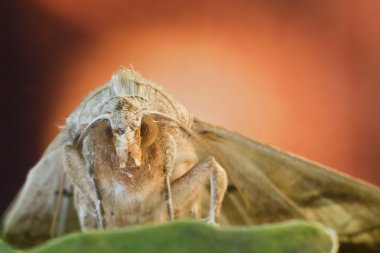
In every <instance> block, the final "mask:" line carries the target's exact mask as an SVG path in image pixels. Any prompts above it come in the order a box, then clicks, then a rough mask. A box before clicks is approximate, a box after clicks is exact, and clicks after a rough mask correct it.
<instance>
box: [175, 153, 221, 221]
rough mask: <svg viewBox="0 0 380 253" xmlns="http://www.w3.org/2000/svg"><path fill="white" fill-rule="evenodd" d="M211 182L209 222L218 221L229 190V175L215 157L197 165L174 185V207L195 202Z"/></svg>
mask: <svg viewBox="0 0 380 253" xmlns="http://www.w3.org/2000/svg"><path fill="white" fill-rule="evenodd" d="M207 180H210V188H211V198H210V210H209V215H208V218H207V220H208V222H210V223H215V221H218V219H219V214H220V209H221V205H222V201H223V197H224V194H225V192H226V189H227V174H226V172H225V171H224V169H223V168H222V167H221V166H220V165H219V164H218V163H217V162H216V161H215V159H214V158H213V157H209V158H207V159H206V160H203V161H201V162H198V163H197V164H195V165H194V166H193V167H192V168H191V169H190V170H189V171H188V172H186V173H185V174H184V175H183V176H181V177H180V178H178V179H176V180H175V181H174V182H173V183H172V192H173V205H174V206H181V205H183V204H184V203H188V202H189V201H194V197H195V196H196V195H197V193H198V192H199V190H200V189H203V188H204V186H205V185H206V184H207Z"/></svg>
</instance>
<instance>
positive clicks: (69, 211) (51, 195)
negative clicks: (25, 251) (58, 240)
mask: <svg viewBox="0 0 380 253" xmlns="http://www.w3.org/2000/svg"><path fill="white" fill-rule="evenodd" d="M65 143H67V136H66V134H65V133H64V132H61V133H60V134H59V135H58V136H57V137H56V138H55V139H54V141H53V142H52V143H51V144H50V145H49V147H48V148H47V149H46V151H45V152H44V154H43V156H42V157H41V159H40V160H39V162H38V163H37V164H36V165H35V166H34V167H33V168H32V169H31V170H30V172H29V173H28V176H27V179H26V182H25V184H24V185H23V187H22V189H21V190H20V192H19V194H18V195H17V197H16V199H15V200H14V201H13V203H12V205H11V206H10V207H9V208H8V210H7V211H6V213H5V215H4V217H3V221H2V234H3V236H4V238H5V239H6V240H8V241H9V242H11V243H13V244H15V245H18V246H20V247H28V246H32V245H35V244H37V243H39V242H43V241H45V240H47V239H49V238H51V236H52V234H55V235H56V234H59V233H64V232H70V231H74V230H77V229H78V228H79V224H78V219H77V218H76V213H75V211H74V208H73V205H72V200H71V198H72V194H71V193H70V192H69V191H68V190H67V189H68V188H69V185H68V182H65V181H64V172H63V163H62V161H63V160H62V159H63V156H64V150H63V147H64V145H65ZM62 182H63V183H64V185H62ZM58 208H60V209H61V208H62V210H64V211H65V213H61V214H60V215H58V216H56V214H57V212H59V211H60V210H58ZM55 216H56V217H55ZM55 218H56V219H55ZM54 220H55V222H57V223H59V222H61V223H60V224H55V225H56V226H55V228H56V230H55V231H52V226H53V221H54ZM62 222H64V223H65V224H62Z"/></svg>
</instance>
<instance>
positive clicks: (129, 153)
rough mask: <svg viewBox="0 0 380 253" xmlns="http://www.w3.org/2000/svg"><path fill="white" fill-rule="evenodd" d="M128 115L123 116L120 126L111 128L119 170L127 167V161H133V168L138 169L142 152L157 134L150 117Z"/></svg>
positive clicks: (154, 124)
mask: <svg viewBox="0 0 380 253" xmlns="http://www.w3.org/2000/svg"><path fill="white" fill-rule="evenodd" d="M130 114H131V113H127V114H124V116H125V121H124V122H122V124H114V125H113V126H112V138H113V143H114V146H115V151H116V154H117V157H118V159H119V163H120V168H125V167H126V166H127V162H128V159H132V160H133V162H134V165H133V166H135V167H140V166H141V164H142V152H143V150H144V149H146V148H148V147H149V146H150V145H152V144H153V143H154V141H155V140H156V138H157V134H158V127H157V124H156V123H155V122H154V120H153V119H152V118H151V117H150V116H139V115H136V114H133V115H130ZM118 120H120V118H118ZM119 123H120V122H119Z"/></svg>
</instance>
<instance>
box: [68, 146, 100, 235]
mask: <svg viewBox="0 0 380 253" xmlns="http://www.w3.org/2000/svg"><path fill="white" fill-rule="evenodd" d="M65 171H66V173H67V175H68V176H69V177H70V179H71V181H72V184H73V185H74V186H76V187H77V188H79V189H80V191H81V193H82V194H83V195H84V196H85V197H86V198H87V199H88V201H90V202H91V203H94V205H95V210H96V214H97V221H98V228H99V229H103V228H105V226H106V222H105V218H104V210H103V206H102V203H101V201H100V198H99V194H98V191H97V187H96V183H95V180H94V178H93V177H92V176H91V173H90V169H89V168H87V166H86V163H85V161H84V159H83V157H82V155H81V153H80V152H79V151H78V150H77V149H76V148H75V147H74V146H71V145H67V146H65ZM79 218H80V219H81V217H79ZM80 223H81V224H83V223H84V221H80Z"/></svg>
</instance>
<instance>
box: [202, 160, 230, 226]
mask: <svg viewBox="0 0 380 253" xmlns="http://www.w3.org/2000/svg"><path fill="white" fill-rule="evenodd" d="M211 164H212V166H214V167H215V168H214V170H213V171H212V174H211V176H210V211H209V215H208V218H207V220H208V222H209V223H212V224H215V223H216V222H215V221H218V220H219V216H220V209H221V207H222V202H223V198H224V194H225V192H226V190H227V185H228V182H227V174H226V171H225V170H224V169H223V168H222V166H220V165H219V163H217V162H216V161H215V159H213V158H212V163H211Z"/></svg>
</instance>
